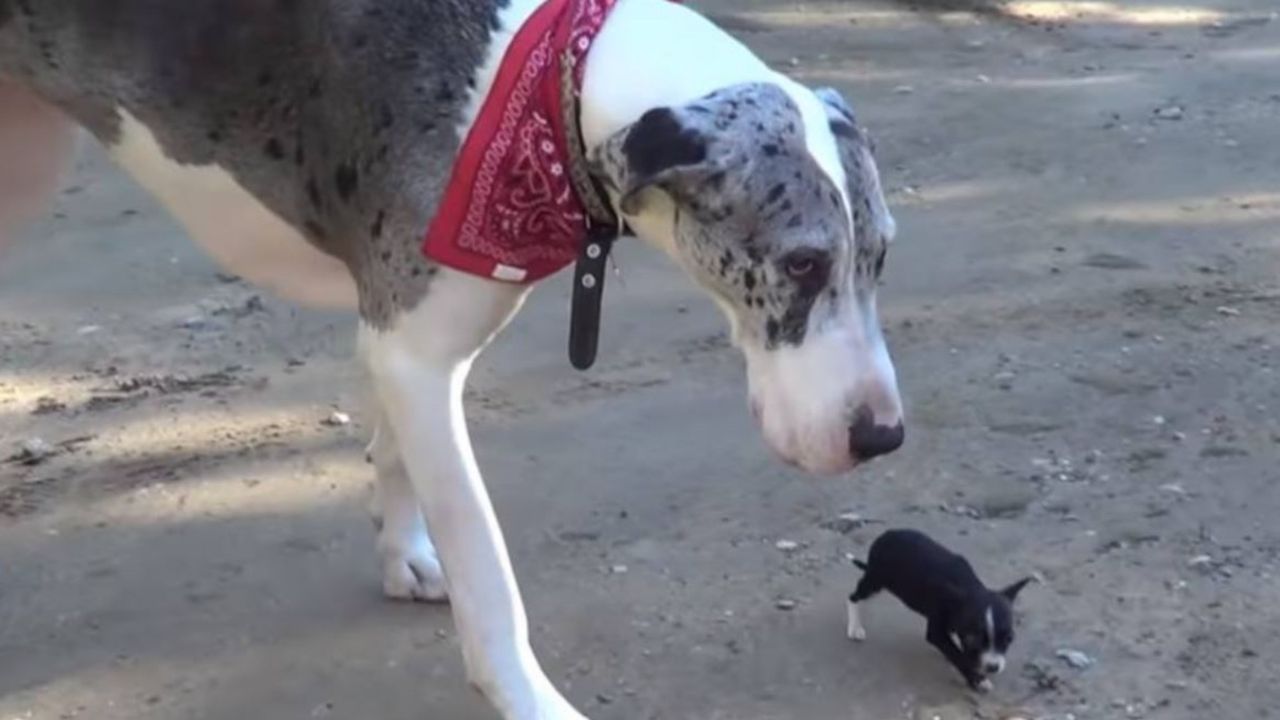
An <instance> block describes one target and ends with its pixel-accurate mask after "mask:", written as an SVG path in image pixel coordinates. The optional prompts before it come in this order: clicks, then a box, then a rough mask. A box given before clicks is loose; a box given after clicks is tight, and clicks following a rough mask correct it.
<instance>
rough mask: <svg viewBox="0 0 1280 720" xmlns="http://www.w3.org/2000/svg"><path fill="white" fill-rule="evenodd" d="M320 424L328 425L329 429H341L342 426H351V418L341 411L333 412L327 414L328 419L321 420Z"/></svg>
mask: <svg viewBox="0 0 1280 720" xmlns="http://www.w3.org/2000/svg"><path fill="white" fill-rule="evenodd" d="M321 423H322V424H324V425H328V426H329V427H342V426H344V425H350V424H351V416H350V415H348V414H346V413H344V412H342V411H341V410H334V411H333V412H332V413H330V414H329V417H327V418H325V419H324V420H322V421H321Z"/></svg>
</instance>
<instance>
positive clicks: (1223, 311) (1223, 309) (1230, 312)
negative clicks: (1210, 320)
mask: <svg viewBox="0 0 1280 720" xmlns="http://www.w3.org/2000/svg"><path fill="white" fill-rule="evenodd" d="M1217 310H1218V314H1219V315H1225V316H1227V317H1236V316H1238V315H1239V314H1240V309H1239V308H1233V307H1231V306H1229V305H1219V306H1218V308H1217Z"/></svg>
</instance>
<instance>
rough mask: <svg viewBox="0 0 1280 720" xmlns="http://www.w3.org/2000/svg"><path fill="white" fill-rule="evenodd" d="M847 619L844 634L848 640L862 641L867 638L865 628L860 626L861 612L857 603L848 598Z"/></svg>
mask: <svg viewBox="0 0 1280 720" xmlns="http://www.w3.org/2000/svg"><path fill="white" fill-rule="evenodd" d="M846 602H847V603H848V620H847V622H846V623H845V635H846V636H848V638H849V639H850V640H854V641H857V642H862V641H863V640H866V639H867V629H866V628H865V627H863V626H862V612H861V610H860V609H859V608H858V603H856V602H854V601H852V600H848V601H846Z"/></svg>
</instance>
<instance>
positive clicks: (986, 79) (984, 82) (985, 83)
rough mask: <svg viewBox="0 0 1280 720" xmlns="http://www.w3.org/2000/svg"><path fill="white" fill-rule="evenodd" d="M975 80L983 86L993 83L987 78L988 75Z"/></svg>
mask: <svg viewBox="0 0 1280 720" xmlns="http://www.w3.org/2000/svg"><path fill="white" fill-rule="evenodd" d="M974 79H975V80H977V81H978V82H980V83H982V84H983V85H987V84H989V83H990V82H991V78H989V77H987V76H986V75H979V76H977V77H976V78H974Z"/></svg>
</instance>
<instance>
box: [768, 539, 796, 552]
mask: <svg viewBox="0 0 1280 720" xmlns="http://www.w3.org/2000/svg"><path fill="white" fill-rule="evenodd" d="M773 546H774V547H775V548H777V549H779V550H781V551H782V552H795V551H796V550H799V549H800V543H798V542H796V541H795V540H779V541H778V542H776V543H774V544H773Z"/></svg>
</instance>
